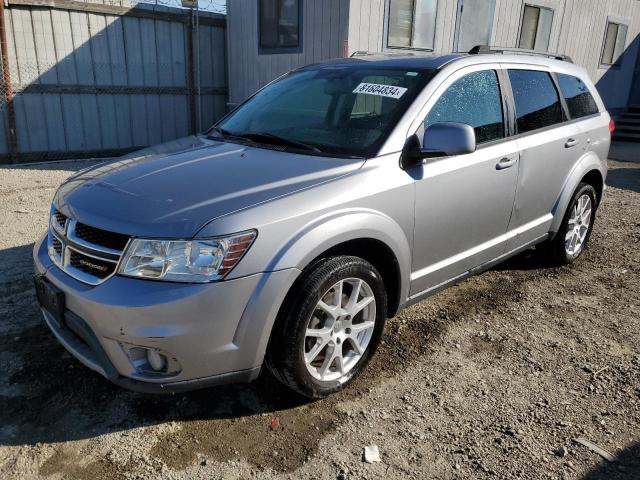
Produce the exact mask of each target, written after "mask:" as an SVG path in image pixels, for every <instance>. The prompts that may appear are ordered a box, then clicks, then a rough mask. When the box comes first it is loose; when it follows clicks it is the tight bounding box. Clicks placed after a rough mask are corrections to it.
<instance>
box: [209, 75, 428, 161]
mask: <svg viewBox="0 0 640 480" xmlns="http://www.w3.org/2000/svg"><path fill="white" fill-rule="evenodd" d="M433 74H434V72H433V71H431V70H426V71H425V70H422V71H411V70H406V69H396V68H393V69H392V68H367V67H366V66H362V65H361V64H358V65H325V66H322V67H312V68H308V69H302V70H297V71H295V72H292V73H290V74H288V75H287V76H285V77H283V78H282V79H280V80H278V81H277V82H274V83H272V84H271V85H269V86H267V87H265V88H264V89H262V90H261V91H259V92H258V93H257V94H256V95H254V96H253V97H252V98H250V99H249V100H248V101H247V102H245V103H244V104H243V105H241V106H240V107H238V108H237V109H236V110H234V111H233V112H231V113H230V114H229V115H228V116H227V117H225V118H223V119H222V120H221V121H220V122H219V123H218V124H217V125H216V127H215V128H214V131H215V132H214V133H213V135H215V136H218V137H224V138H227V139H229V140H231V141H233V140H234V138H235V139H236V140H237V139H239V138H242V139H247V140H250V141H252V142H255V143H264V144H266V143H269V144H277V145H280V146H283V147H288V148H289V149H293V150H300V149H302V150H306V151H309V152H310V153H312V154H313V153H316V154H337V155H346V156H359V157H372V156H375V155H376V153H377V152H378V150H379V149H380V147H381V146H382V144H383V142H384V141H385V140H386V138H387V137H388V135H389V134H390V132H391V130H392V128H393V127H394V126H395V124H396V123H397V122H398V120H399V119H400V117H401V116H402V114H403V113H404V112H405V110H406V109H407V108H408V106H409V105H411V102H413V100H414V99H415V97H416V95H417V94H418V93H419V92H420V90H422V88H423V87H424V86H425V85H426V83H427V82H428V81H429V80H430V79H431V78H432V77H433Z"/></svg>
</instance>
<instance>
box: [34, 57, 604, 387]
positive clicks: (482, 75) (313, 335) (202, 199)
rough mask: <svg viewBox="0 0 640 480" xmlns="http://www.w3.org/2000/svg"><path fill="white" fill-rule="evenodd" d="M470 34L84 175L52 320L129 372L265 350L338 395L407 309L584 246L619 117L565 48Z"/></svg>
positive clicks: (322, 79)
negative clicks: (513, 262) (504, 46)
mask: <svg viewBox="0 0 640 480" xmlns="http://www.w3.org/2000/svg"><path fill="white" fill-rule="evenodd" d="M474 53H475V54H456V55H447V56H437V57H397V56H394V57H385V56H377V55H364V56H361V57H356V58H351V59H340V60H335V61H329V62H325V63H320V64H316V65H311V66H307V67H304V68H300V69H298V70H295V71H293V72H291V73H288V74H287V75H284V76H283V77H281V78H279V79H277V80H276V81H274V82H272V83H270V84H269V85H267V86H266V87H264V88H263V89H262V90H260V91H259V92H257V93H256V94H255V95H254V96H253V97H251V98H250V99H249V100H247V101H246V102H245V103H244V104H242V105H241V106H239V107H238V108H237V109H236V110H234V111H232V112H231V113H229V114H228V115H227V116H226V117H224V118H223V119H222V120H220V121H219V122H218V124H217V125H216V126H215V127H213V128H212V129H211V130H209V131H208V132H206V133H205V134H202V135H197V136H193V137H189V138H187V139H182V140H178V141H174V142H171V143H168V144H164V145H160V146H157V147H153V148H149V149H146V150H143V151H140V152H137V153H135V154H132V155H130V156H128V157H124V158H122V159H119V160H118V161H115V162H112V163H105V164H102V165H98V166H96V167H93V168H90V169H88V170H84V171H82V172H79V173H78V174H76V175H75V176H74V177H72V178H70V179H69V180H68V181H66V182H65V183H64V184H63V185H62V186H61V187H60V189H59V190H58V192H57V193H56V195H55V198H54V200H53V205H52V208H51V216H50V224H49V230H48V233H47V235H46V236H45V237H44V238H43V239H42V241H41V242H39V243H38V244H37V245H36V246H35V249H34V260H35V267H36V276H35V284H36V291H37V294H38V300H39V303H40V305H41V307H42V312H43V314H44V318H45V320H46V323H47V325H48V326H49V327H50V328H51V330H52V331H53V333H54V334H55V336H56V337H57V338H58V340H59V341H60V342H61V343H62V344H63V345H64V346H65V347H66V348H67V349H68V350H69V351H70V352H71V353H72V354H73V355H74V356H76V357H77V358H78V359H79V360H80V361H81V362H82V363H83V364H85V365H86V366H87V367H89V368H91V369H93V370H95V371H97V372H99V373H101V374H102V375H104V376H105V377H107V378H108V379H110V380H112V381H113V382H114V383H116V384H118V385H121V386H123V387H127V388H130V389H134V390H141V391H177V390H187V389H193V388H196V387H202V386H208V385H214V384H220V383H226V382H238V381H241V382H248V381H251V380H253V379H255V378H256V377H257V376H258V374H259V372H260V371H261V369H262V367H263V366H266V367H268V369H269V370H270V371H271V372H272V373H273V374H274V375H275V376H276V377H277V378H278V379H279V380H280V381H282V382H283V383H284V384H286V385H287V386H289V387H291V388H293V389H294V390H296V391H297V392H299V393H301V394H302V395H306V396H308V397H322V396H325V395H328V394H330V393H332V392H335V391H337V390H339V389H341V388H343V387H344V386H345V385H346V384H347V383H349V382H350V381H351V380H352V379H353V378H354V377H356V376H357V375H358V374H359V373H360V372H361V371H362V370H363V369H364V368H365V366H366V364H367V362H368V361H369V359H370V358H371V356H372V355H373V353H374V351H375V350H376V347H377V346H378V343H379V342H380V337H381V335H382V331H383V327H384V324H385V319H386V318H390V317H393V316H394V315H396V314H397V313H398V311H399V310H400V309H402V308H403V307H406V306H407V305H409V304H411V303H413V302H416V301H419V300H421V299H424V298H426V297H427V296H429V295H430V294H433V293H434V292H436V291H437V290H439V289H442V288H444V287H446V286H448V285H451V284H453V283H455V282H459V281H460V280H461V279H462V278H464V277H467V276H469V275H471V274H474V273H478V272H480V271H482V270H485V269H487V268H489V267H491V266H492V265H495V264H496V263H498V262H501V261H503V260H504V259H506V258H508V257H510V256H512V255H515V254H517V253H518V252H521V251H523V250H525V249H529V248H531V247H533V246H536V250H537V251H540V253H541V254H543V255H546V256H547V258H548V259H551V260H552V261H554V262H555V263H557V264H569V263H571V262H573V261H574V260H576V258H578V257H579V256H580V254H581V253H582V252H583V250H584V249H585V247H586V245H587V242H588V240H589V235H590V233H591V229H592V227H593V222H594V219H595V213H596V209H597V207H598V204H599V203H600V201H601V199H602V195H603V191H604V180H605V176H606V172H607V165H606V158H607V154H608V150H609V144H610V139H611V131H612V129H613V123H612V122H611V119H610V117H609V115H608V113H607V112H606V110H605V108H604V105H603V103H602V101H601V99H600V97H599V96H598V94H597V92H596V90H595V88H594V86H593V84H592V82H591V81H590V80H589V78H588V76H587V74H586V72H585V71H584V70H583V69H582V68H579V67H577V66H575V65H573V64H572V63H570V62H569V61H568V60H566V59H564V60H559V59H557V58H548V57H547V56H540V55H533V54H522V53H520V54H514V53H506V52H487V51H486V50H476V51H475V52H474Z"/></svg>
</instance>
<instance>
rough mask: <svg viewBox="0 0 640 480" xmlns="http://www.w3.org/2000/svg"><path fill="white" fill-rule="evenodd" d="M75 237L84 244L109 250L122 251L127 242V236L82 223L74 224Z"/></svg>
mask: <svg viewBox="0 0 640 480" xmlns="http://www.w3.org/2000/svg"><path fill="white" fill-rule="evenodd" d="M75 235H76V236H77V237H78V238H80V239H82V240H84V241H85V242H89V243H94V244H96V245H100V246H101V247H106V248H110V249H111V250H121V251H122V250H124V247H125V246H126V245H127V242H128V241H129V237H128V236H127V235H123V234H121V233H115V232H107V231H106V230H102V229H100V228H96V227H91V226H89V225H85V224H84V223H80V222H78V223H76V227H75Z"/></svg>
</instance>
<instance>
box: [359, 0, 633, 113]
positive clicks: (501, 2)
mask: <svg viewBox="0 0 640 480" xmlns="http://www.w3.org/2000/svg"><path fill="white" fill-rule="evenodd" d="M525 3H526V4H529V5H539V6H542V7H549V8H553V9H554V17H553V24H552V29H551V39H550V43H549V51H552V52H558V53H563V54H566V55H569V56H571V57H572V58H573V60H574V61H575V62H576V63H577V64H579V65H582V66H583V67H585V68H586V69H587V71H588V72H589V75H590V76H591V78H592V80H593V81H594V83H596V85H597V87H598V90H599V91H600V94H601V95H602V97H603V100H604V101H605V104H606V105H607V106H608V108H609V109H611V110H617V109H620V108H623V107H625V106H626V104H627V99H628V98H629V92H630V89H631V82H632V78H633V70H634V66H635V62H636V58H637V54H638V40H637V37H638V34H639V33H640V2H639V1H638V0H497V2H496V12H495V15H494V20H493V29H492V34H491V42H490V44H491V45H499V46H503V47H515V46H517V44H518V40H519V34H520V22H521V17H522V12H523V9H524V4H525ZM385 5H386V1H385V0H351V3H350V10H349V35H348V39H349V54H351V53H353V52H355V51H358V50H367V51H383V50H385V45H386V39H385V38H384V30H385V8H386V7H385ZM457 5H458V0H439V1H438V10H437V23H436V34H435V53H446V52H451V51H452V50H453V48H454V38H455V25H456V15H457ZM607 18H610V19H612V20H614V21H618V22H622V23H625V24H627V25H628V26H629V31H628V34H627V45H626V47H627V48H626V52H625V55H624V58H623V62H622V65H621V67H620V68H604V67H603V68H601V67H600V54H601V52H602V45H603V42H604V35H605V29H606V25H607Z"/></svg>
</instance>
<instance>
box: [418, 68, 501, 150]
mask: <svg viewBox="0 0 640 480" xmlns="http://www.w3.org/2000/svg"><path fill="white" fill-rule="evenodd" d="M440 122H456V123H465V124H467V125H471V126H472V127H473V128H474V130H475V132H476V142H477V143H479V144H480V143H486V142H490V141H492V140H498V139H500V138H504V121H503V116H502V97H501V95H500V86H499V83H498V76H497V75H496V72H494V71H493V70H487V71H482V72H474V73H470V74H468V75H466V76H464V77H462V78H460V79H459V80H456V81H455V82H454V83H453V84H452V85H451V86H450V87H449V88H448V89H447V91H446V92H444V93H443V94H442V96H441V97H440V98H439V99H438V101H437V102H436V104H435V105H434V106H433V108H432V109H431V111H430V112H429V114H428V115H427V118H426V119H425V121H424V126H425V128H426V127H428V126H429V125H432V124H434V123H440Z"/></svg>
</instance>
